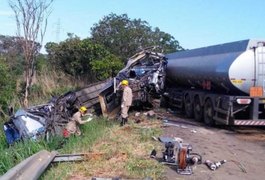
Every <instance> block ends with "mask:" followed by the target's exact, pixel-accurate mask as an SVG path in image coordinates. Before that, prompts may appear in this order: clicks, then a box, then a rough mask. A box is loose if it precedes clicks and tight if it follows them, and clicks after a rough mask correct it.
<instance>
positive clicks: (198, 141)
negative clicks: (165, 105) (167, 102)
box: [162, 113, 265, 180]
mask: <svg viewBox="0 0 265 180" xmlns="http://www.w3.org/2000/svg"><path fill="white" fill-rule="evenodd" d="M163 119H164V120H167V121H168V123H170V124H171V125H169V126H165V127H164V128H163V129H164V131H163V132H164V134H163V135H162V137H179V138H181V139H183V142H184V143H188V144H190V145H192V151H191V152H193V153H199V154H200V155H201V156H202V160H203V162H204V161H205V160H211V161H220V160H224V159H225V160H227V162H226V163H225V164H223V165H221V166H220V167H219V168H218V169H216V170H215V171H212V170H210V169H208V167H207V166H206V165H205V164H199V165H193V166H192V169H193V174H192V175H180V174H178V173H177V172H176V167H169V166H167V168H166V169H167V170H166V173H165V179H170V180H174V179H175V180H180V179H188V180H189V179H194V180H207V179H208V180H210V179H213V180H218V179H220V180H223V179H224V180H227V179H229V180H230V179H231V180H237V179H238V180H245V179H246V180H256V179H257V180H260V179H264V177H265V156H264V154H265V129H264V128H263V129H262V128H253V127H235V128H233V129H232V128H229V129H228V128H227V127H219V128H210V127H206V126H205V125H204V124H203V123H198V122H194V121H193V120H191V119H185V118H181V117H180V116H178V115H172V114H170V113H165V114H164V117H163ZM172 124H173V125H172Z"/></svg>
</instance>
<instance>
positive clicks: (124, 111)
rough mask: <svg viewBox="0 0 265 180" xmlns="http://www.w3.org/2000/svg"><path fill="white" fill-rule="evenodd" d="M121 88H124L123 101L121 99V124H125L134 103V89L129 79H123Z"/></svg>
mask: <svg viewBox="0 0 265 180" xmlns="http://www.w3.org/2000/svg"><path fill="white" fill-rule="evenodd" d="M121 88H122V90H123V95H122V101H121V117H122V120H121V124H120V126H123V125H124V124H125V123H127V121H128V111H129V108H130V106H131V105H132V97H133V95H132V89H131V88H130V87H129V82H128V81H127V80H122V81H121Z"/></svg>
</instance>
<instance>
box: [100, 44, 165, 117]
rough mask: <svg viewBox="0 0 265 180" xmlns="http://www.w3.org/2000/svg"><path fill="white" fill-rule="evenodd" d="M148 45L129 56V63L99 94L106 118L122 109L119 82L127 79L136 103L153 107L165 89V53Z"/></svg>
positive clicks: (134, 104)
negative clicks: (155, 50)
mask: <svg viewBox="0 0 265 180" xmlns="http://www.w3.org/2000/svg"><path fill="white" fill-rule="evenodd" d="M153 50H154V48H153V47H151V48H146V49H144V50H142V51H140V52H138V53H136V54H135V55H134V56H132V57H130V58H129V59H128V62H127V65H126V67H125V68H123V69H122V70H121V71H120V72H119V73H118V75H117V76H116V77H115V78H113V80H111V81H109V82H108V83H107V85H106V86H105V87H104V88H103V89H102V91H101V92H100V93H99V101H100V105H101V111H102V114H103V116H104V117H109V118H113V117H116V115H117V114H118V113H119V111H120V104H121V97H122V91H121V90H120V88H119V85H120V82H121V81H122V80H124V79H126V80H128V82H129V86H130V87H131V89H132V92H133V106H143V105H144V106H149V105H150V106H152V105H153V104H154V102H155V100H156V99H158V98H160V96H161V94H162V92H163V91H164V82H165V77H166V73H165V70H166V65H167V59H166V57H165V56H164V54H161V53H157V52H154V51H153Z"/></svg>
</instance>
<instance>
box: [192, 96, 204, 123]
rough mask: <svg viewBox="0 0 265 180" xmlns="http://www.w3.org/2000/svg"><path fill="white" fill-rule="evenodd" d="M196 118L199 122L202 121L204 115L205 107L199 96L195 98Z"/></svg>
mask: <svg viewBox="0 0 265 180" xmlns="http://www.w3.org/2000/svg"><path fill="white" fill-rule="evenodd" d="M193 109H194V119H195V120H196V121H198V122H200V121H202V117H203V107H202V105H201V102H200V99H199V96H196V97H195V98H194V108H193Z"/></svg>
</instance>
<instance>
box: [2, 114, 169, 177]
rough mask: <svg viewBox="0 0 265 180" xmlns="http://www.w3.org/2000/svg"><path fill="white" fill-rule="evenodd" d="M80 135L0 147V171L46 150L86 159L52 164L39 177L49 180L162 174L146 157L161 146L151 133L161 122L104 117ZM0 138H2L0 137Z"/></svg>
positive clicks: (157, 165) (92, 123) (156, 132)
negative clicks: (123, 122)
mask: <svg viewBox="0 0 265 180" xmlns="http://www.w3.org/2000/svg"><path fill="white" fill-rule="evenodd" d="M81 132H82V135H81V136H77V137H76V136H71V137H70V138H69V139H67V140H65V139H62V138H61V137H54V138H53V139H52V140H51V141H50V142H46V141H39V142H32V141H25V142H19V143H16V144H15V145H14V146H12V147H9V148H7V147H1V145H0V147H1V155H0V162H1V164H0V174H3V173H5V172H6V171H7V170H8V169H9V168H11V167H13V166H14V165H16V164H17V163H19V162H20V161H22V160H23V159H25V158H27V157H29V156H31V155H32V154H34V153H36V152H38V151H40V150H43V149H46V150H48V151H52V150H57V151H58V152H59V153H60V154H75V153H86V154H88V158H87V161H82V162H72V163H66V162H64V163H57V164H51V165H50V167H49V168H48V169H47V170H46V172H45V173H44V174H43V175H42V176H41V179H42V180H46V179H47V180H48V179H58V180H60V179H80V180H81V179H90V178H92V177H103V178H113V177H122V178H127V179H144V178H146V177H152V178H153V179H160V178H161V177H163V171H164V167H163V166H162V165H161V164H159V162H158V161H157V160H155V159H151V158H150V157H149V155H150V153H151V151H152V150H153V149H157V150H159V149H161V144H160V143H159V142H156V141H153V140H152V136H159V135H160V134H161V133H162V132H161V130H160V122H159V121H157V120H146V119H145V120H143V121H141V123H140V124H134V123H133V122H132V120H131V121H130V122H129V125H125V126H124V127H120V126H119V124H118V123H115V122H113V121H108V120H105V119H103V118H100V119H95V120H93V121H91V122H89V123H87V124H85V125H82V126H81ZM1 141H2V140H1Z"/></svg>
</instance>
